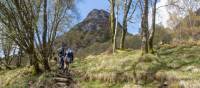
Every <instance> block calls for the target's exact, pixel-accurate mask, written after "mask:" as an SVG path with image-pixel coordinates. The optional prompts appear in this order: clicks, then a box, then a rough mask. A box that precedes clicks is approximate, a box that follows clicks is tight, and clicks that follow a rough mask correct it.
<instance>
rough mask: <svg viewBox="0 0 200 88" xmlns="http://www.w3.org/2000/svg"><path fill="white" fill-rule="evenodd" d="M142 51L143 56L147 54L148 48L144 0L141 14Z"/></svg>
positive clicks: (146, 13) (146, 3) (146, 0)
mask: <svg viewBox="0 0 200 88" xmlns="http://www.w3.org/2000/svg"><path fill="white" fill-rule="evenodd" d="M141 28H142V51H143V54H145V53H148V52H149V47H148V45H149V44H148V37H149V31H148V0H144V10H143V14H142V24H141Z"/></svg>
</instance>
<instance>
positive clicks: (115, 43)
mask: <svg viewBox="0 0 200 88" xmlns="http://www.w3.org/2000/svg"><path fill="white" fill-rule="evenodd" d="M118 15H119V5H117V11H116V21H115V32H114V41H113V53H115V49H116V48H117V28H118Z"/></svg>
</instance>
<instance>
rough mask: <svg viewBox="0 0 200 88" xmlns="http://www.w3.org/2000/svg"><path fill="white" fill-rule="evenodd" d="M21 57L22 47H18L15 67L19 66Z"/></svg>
mask: <svg viewBox="0 0 200 88" xmlns="http://www.w3.org/2000/svg"><path fill="white" fill-rule="evenodd" d="M21 58H22V49H21V48H19V52H18V56H17V63H16V66H17V67H20V66H21Z"/></svg>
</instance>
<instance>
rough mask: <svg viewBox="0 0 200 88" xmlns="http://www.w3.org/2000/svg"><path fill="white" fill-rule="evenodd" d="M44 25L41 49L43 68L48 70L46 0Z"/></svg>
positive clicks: (45, 0)
mask: <svg viewBox="0 0 200 88" xmlns="http://www.w3.org/2000/svg"><path fill="white" fill-rule="evenodd" d="M43 20H44V26H43V35H42V40H43V50H42V54H43V55H42V56H43V65H44V69H45V70H48V71H49V70H50V67H49V62H48V50H47V0H44V17H43Z"/></svg>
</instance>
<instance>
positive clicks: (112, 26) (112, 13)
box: [109, 0, 116, 52]
mask: <svg viewBox="0 0 200 88" xmlns="http://www.w3.org/2000/svg"><path fill="white" fill-rule="evenodd" d="M109 2H110V29H111V33H112V43H113V52H114V50H115V48H116V44H115V43H114V35H115V24H116V23H115V20H116V19H115V0H110V1H109Z"/></svg>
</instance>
